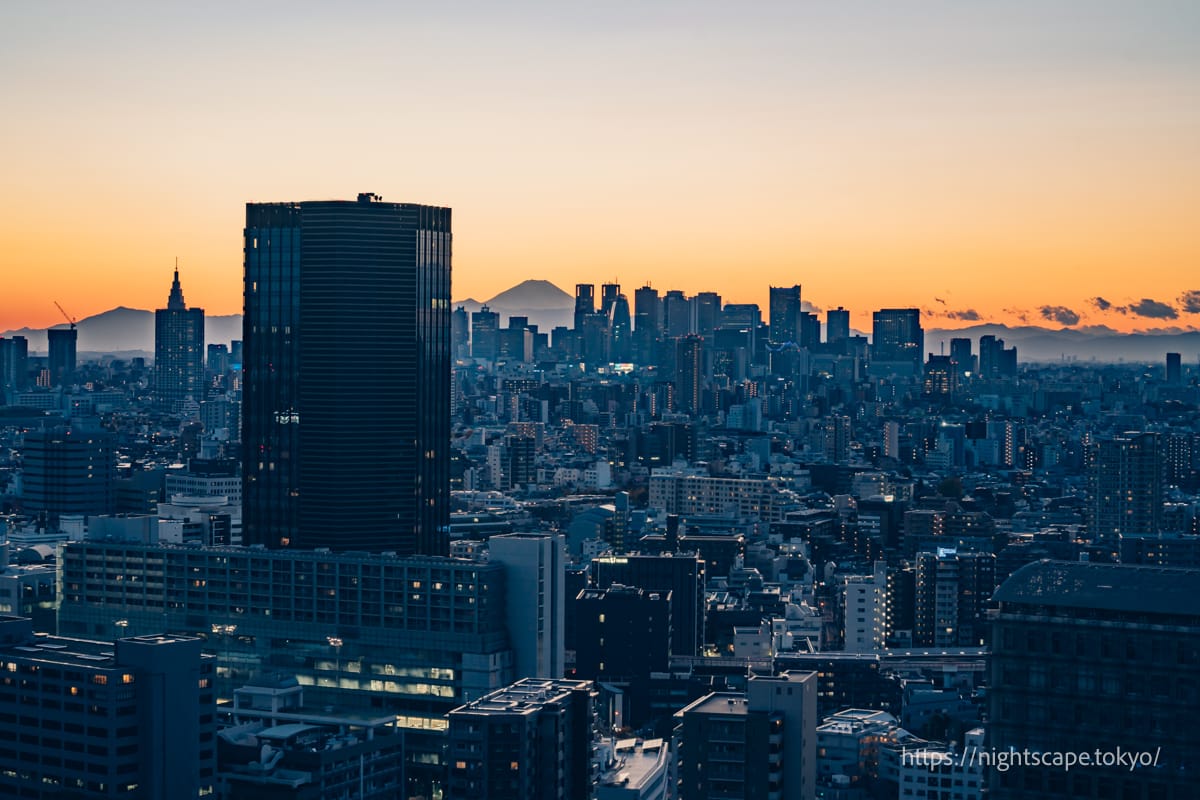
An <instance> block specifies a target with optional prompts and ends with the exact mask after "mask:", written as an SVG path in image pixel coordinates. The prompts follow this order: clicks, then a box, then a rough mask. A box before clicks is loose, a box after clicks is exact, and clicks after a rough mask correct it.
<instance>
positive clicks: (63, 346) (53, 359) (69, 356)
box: [46, 325, 79, 386]
mask: <svg viewBox="0 0 1200 800" xmlns="http://www.w3.org/2000/svg"><path fill="white" fill-rule="evenodd" d="M46 340H47V344H48V345H49V350H50V385H51V386H62V385H63V384H64V383H66V382H67V381H69V380H70V379H71V376H72V375H74V374H75V348H76V344H77V343H78V341H79V331H77V330H75V326H74V325H71V327H70V328H50V329H49V330H47V331H46Z"/></svg>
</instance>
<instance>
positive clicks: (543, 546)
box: [488, 533, 566, 680]
mask: <svg viewBox="0 0 1200 800" xmlns="http://www.w3.org/2000/svg"><path fill="white" fill-rule="evenodd" d="M488 560H489V561H491V562H494V563H497V564H503V565H504V593H505V597H504V600H505V610H506V616H507V622H508V633H509V636H510V637H511V638H512V647H513V651H514V658H515V660H516V663H515V664H514V668H513V676H514V678H515V679H516V680H520V679H522V678H551V679H557V678H561V677H563V670H564V659H565V657H566V652H565V645H564V638H563V636H564V632H563V626H564V621H565V617H564V613H565V610H566V597H565V589H564V583H565V580H566V547H565V545H564V543H563V539H562V537H561V536H551V535H546V534H540V533H507V534H503V535H500V536H492V537H491V538H490V539H488Z"/></svg>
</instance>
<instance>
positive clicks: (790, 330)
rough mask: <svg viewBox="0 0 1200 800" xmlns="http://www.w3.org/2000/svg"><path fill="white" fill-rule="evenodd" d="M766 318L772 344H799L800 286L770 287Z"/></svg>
mask: <svg viewBox="0 0 1200 800" xmlns="http://www.w3.org/2000/svg"><path fill="white" fill-rule="evenodd" d="M768 316H769V318H770V319H769V320H768V322H769V324H770V326H771V329H770V335H771V341H772V342H774V343H776V344H783V343H784V342H796V343H797V344H799V342H800V284H796V285H795V286H772V287H770V295H769V309H768Z"/></svg>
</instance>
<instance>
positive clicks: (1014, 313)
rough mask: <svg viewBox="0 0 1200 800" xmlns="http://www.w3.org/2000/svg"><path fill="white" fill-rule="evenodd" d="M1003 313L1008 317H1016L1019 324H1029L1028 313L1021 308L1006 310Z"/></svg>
mask: <svg viewBox="0 0 1200 800" xmlns="http://www.w3.org/2000/svg"><path fill="white" fill-rule="evenodd" d="M1004 313H1005V314H1008V315H1009V316H1010V317H1016V318H1017V319H1018V320H1020V321H1021V322H1029V313H1028V312H1027V311H1025V309H1023V308H1006V309H1004Z"/></svg>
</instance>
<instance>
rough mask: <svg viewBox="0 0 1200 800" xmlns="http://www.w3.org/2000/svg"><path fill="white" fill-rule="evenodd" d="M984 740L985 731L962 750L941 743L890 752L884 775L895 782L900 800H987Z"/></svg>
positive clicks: (884, 757)
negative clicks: (985, 792)
mask: <svg viewBox="0 0 1200 800" xmlns="http://www.w3.org/2000/svg"><path fill="white" fill-rule="evenodd" d="M983 739H984V734H983V728H974V729H972V730H969V731H967V733H966V736H965V737H964V741H963V746H962V747H961V748H956V747H954V746H953V745H947V744H944V743H941V742H925V743H923V744H921V745H920V746H916V747H913V746H898V747H891V748H887V749H885V750H883V751H881V753H880V775H881V777H885V778H888V779H894V780H895V782H896V784H897V788H898V790H899V791H898V794H897V796H898V797H899V798H900V800H983V797H984V792H983V787H984V766H983V764H982V763H981V762H982V761H983V760H984V759H981V758H980V757H979V755H980V754H981V753H985V750H984V742H983Z"/></svg>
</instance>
